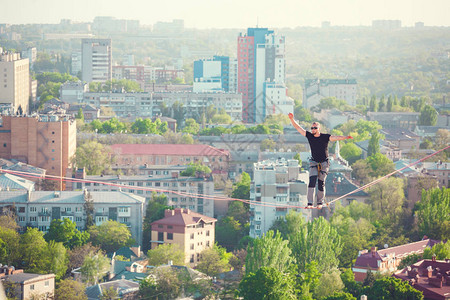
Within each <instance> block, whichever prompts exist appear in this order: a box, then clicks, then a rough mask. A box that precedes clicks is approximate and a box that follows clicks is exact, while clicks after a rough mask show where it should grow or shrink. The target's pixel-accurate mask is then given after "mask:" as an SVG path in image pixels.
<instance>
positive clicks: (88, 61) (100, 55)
mask: <svg viewBox="0 0 450 300" xmlns="http://www.w3.org/2000/svg"><path fill="white" fill-rule="evenodd" d="M81 77H82V79H83V81H86V82H92V81H101V82H105V81H108V80H111V79H112V44H111V39H82V40H81Z"/></svg>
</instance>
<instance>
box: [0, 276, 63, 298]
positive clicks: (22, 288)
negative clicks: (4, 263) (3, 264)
mask: <svg viewBox="0 0 450 300" xmlns="http://www.w3.org/2000/svg"><path fill="white" fill-rule="evenodd" d="M1 278H2V281H9V282H11V283H13V284H15V285H16V288H15V299H19V300H28V299H34V297H36V296H39V299H53V296H54V294H55V274H32V273H23V272H17V273H14V274H11V275H5V276H4V277H1Z"/></svg>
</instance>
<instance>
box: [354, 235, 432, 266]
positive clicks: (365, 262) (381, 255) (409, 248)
mask: <svg viewBox="0 0 450 300" xmlns="http://www.w3.org/2000/svg"><path fill="white" fill-rule="evenodd" d="M436 243H439V241H435V240H431V239H426V240H422V241H418V242H414V243H409V244H405V245H400V246H396V247H391V248H386V249H381V250H378V251H375V253H371V251H368V252H367V253H364V254H361V255H360V256H358V258H357V259H356V261H355V267H370V268H378V261H382V260H384V259H385V258H386V257H387V256H389V255H395V257H397V258H402V257H404V256H407V255H410V254H414V253H415V254H420V253H423V249H425V248H426V247H430V248H431V247H433V245H434V244H436Z"/></svg>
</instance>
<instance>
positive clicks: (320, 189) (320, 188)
mask: <svg viewBox="0 0 450 300" xmlns="http://www.w3.org/2000/svg"><path fill="white" fill-rule="evenodd" d="M317 183H318V184H317V189H318V190H319V191H323V187H324V182H323V180H320V179H319V180H317Z"/></svg>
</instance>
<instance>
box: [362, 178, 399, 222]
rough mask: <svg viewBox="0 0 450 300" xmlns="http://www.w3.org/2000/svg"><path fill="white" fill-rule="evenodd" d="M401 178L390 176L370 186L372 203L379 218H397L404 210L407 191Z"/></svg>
mask: <svg viewBox="0 0 450 300" xmlns="http://www.w3.org/2000/svg"><path fill="white" fill-rule="evenodd" d="M403 188H404V182H403V180H402V179H401V178H394V177H389V178H386V179H385V180H383V181H380V182H378V183H377V184H375V185H374V186H372V187H371V188H370V191H369V193H370V204H371V205H372V208H373V210H374V212H375V213H376V214H377V215H378V217H379V218H390V219H391V220H392V221H394V220H396V218H398V217H399V216H400V214H401V213H402V211H403V203H404V201H405V193H404V191H403Z"/></svg>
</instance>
